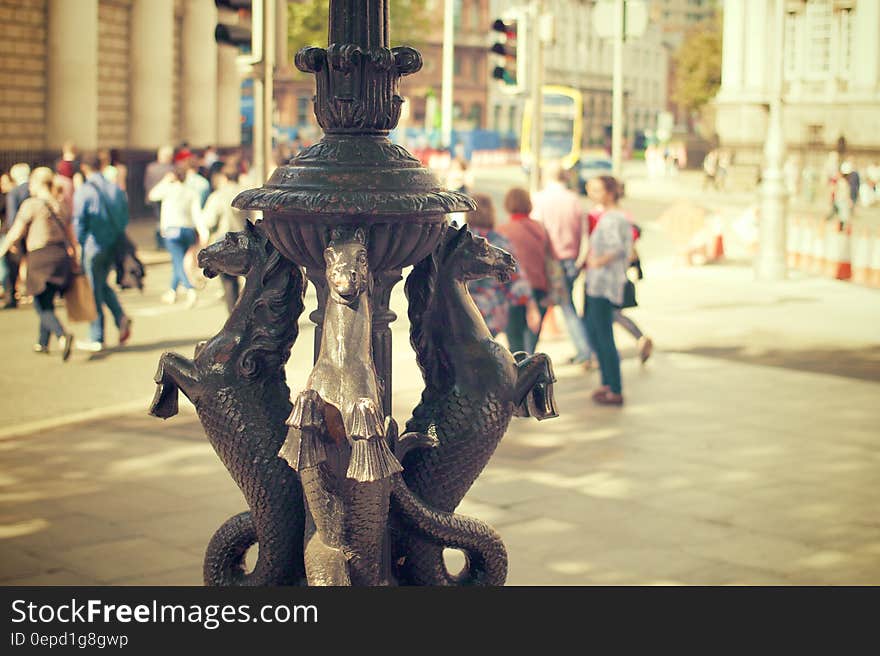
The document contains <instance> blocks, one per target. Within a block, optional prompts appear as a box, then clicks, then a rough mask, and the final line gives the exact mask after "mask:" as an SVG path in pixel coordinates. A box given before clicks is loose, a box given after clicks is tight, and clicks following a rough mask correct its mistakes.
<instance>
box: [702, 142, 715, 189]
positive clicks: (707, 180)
mask: <svg viewBox="0 0 880 656" xmlns="http://www.w3.org/2000/svg"><path fill="white" fill-rule="evenodd" d="M717 174H718V151H717V150H710V151H709V152H708V153H706V156H705V157H704V158H703V191H706V189H708V188H709V187H713V188H715V189H717V188H718V184H717V182H716V179H715V176H716V175H717Z"/></svg>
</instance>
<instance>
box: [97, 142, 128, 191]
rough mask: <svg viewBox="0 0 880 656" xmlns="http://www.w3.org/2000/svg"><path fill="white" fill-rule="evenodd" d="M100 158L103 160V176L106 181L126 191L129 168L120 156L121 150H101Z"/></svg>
mask: <svg viewBox="0 0 880 656" xmlns="http://www.w3.org/2000/svg"><path fill="white" fill-rule="evenodd" d="M98 156H99V157H100V158H101V175H103V176H104V179H105V180H107V181H108V182H112V183H113V184H115V185H116V186H117V187H119V188H120V189H122V191H125V190H126V185H127V181H128V167H127V166H126V165H125V163H124V162H123V161H122V158H121V157H120V156H119V150H117V149H116V148H111V149H110V150H106V149H105V150H99V151H98Z"/></svg>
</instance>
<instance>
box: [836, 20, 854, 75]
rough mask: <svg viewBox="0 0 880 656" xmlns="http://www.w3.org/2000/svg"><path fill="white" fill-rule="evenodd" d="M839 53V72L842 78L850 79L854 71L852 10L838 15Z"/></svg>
mask: <svg viewBox="0 0 880 656" xmlns="http://www.w3.org/2000/svg"><path fill="white" fill-rule="evenodd" d="M837 18H838V35H839V42H838V52H839V53H840V62H839V67H838V70H839V72H840V75H841V77H849V74H850V72H851V71H852V33H853V24H852V23H853V21H852V9H843V10H841V11H840V13H839V14H838V17H837Z"/></svg>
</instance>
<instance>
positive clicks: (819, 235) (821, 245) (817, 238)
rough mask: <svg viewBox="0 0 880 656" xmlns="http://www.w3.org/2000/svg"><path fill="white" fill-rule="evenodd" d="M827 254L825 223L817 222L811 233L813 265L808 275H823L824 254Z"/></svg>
mask: <svg viewBox="0 0 880 656" xmlns="http://www.w3.org/2000/svg"><path fill="white" fill-rule="evenodd" d="M826 252H827V244H826V242H825V223H823V222H821V221H820V222H819V223H818V225H817V226H816V231H815V232H814V233H813V264H812V267H811V268H810V273H815V274H819V275H822V274H824V273H825V253H826Z"/></svg>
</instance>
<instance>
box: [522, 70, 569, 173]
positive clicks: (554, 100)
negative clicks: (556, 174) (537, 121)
mask: <svg viewBox="0 0 880 656" xmlns="http://www.w3.org/2000/svg"><path fill="white" fill-rule="evenodd" d="M542 92H543V93H542V96H543V101H544V102H543V110H542V114H541V118H542V122H543V124H544V137H543V139H542V141H541V166H544V165H545V164H547V163H548V162H550V161H551V160H556V161H559V162H561V163H562V166H564V167H565V168H567V169H569V168H571V167H573V166H574V165H575V164H577V161H578V160H579V159H580V156H581V138H582V136H583V130H584V99H583V95H582V94H581V92H580V91H578V90H577V89H575V88H572V87H563V86H556V85H546V86H544V87H543V89H542ZM531 134H532V102H531V99H529V100H526V103H525V107H524V108H523V120H522V132H521V134H520V141H519V143H520V159H521V161H522V164H523V166H525V167H531V163H532V147H531Z"/></svg>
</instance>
